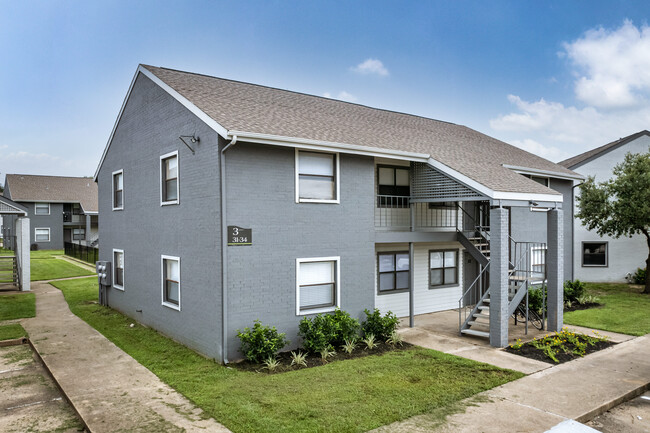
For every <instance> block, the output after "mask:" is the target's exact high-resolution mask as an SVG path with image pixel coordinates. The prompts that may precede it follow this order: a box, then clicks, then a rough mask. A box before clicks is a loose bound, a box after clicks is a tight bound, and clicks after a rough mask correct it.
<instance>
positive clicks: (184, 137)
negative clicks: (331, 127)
mask: <svg viewBox="0 0 650 433" xmlns="http://www.w3.org/2000/svg"><path fill="white" fill-rule="evenodd" d="M178 138H179V139H180V140H181V141H182V142H183V144H184V145H185V146H187V148H188V149H190V150H191V151H192V155H194V149H192V146H190V144H189V143H188V142H187V141H186V140H189V141H190V143H199V142H200V141H201V139H200V138H199V137H197V136H195V135H194V134H192V135H181V136H180V137H178Z"/></svg>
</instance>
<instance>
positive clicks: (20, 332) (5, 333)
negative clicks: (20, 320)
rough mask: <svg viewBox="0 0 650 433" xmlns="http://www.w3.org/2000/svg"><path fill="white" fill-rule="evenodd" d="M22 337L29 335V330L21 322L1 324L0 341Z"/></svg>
mask: <svg viewBox="0 0 650 433" xmlns="http://www.w3.org/2000/svg"><path fill="white" fill-rule="evenodd" d="M20 337H27V332H26V331H25V330H24V329H23V327H22V326H20V325H19V324H17V323H15V324H12V325H2V326H0V341H2V340H13V339H14V338H20Z"/></svg>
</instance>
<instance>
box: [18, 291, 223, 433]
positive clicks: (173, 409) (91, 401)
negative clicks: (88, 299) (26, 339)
mask: <svg viewBox="0 0 650 433" xmlns="http://www.w3.org/2000/svg"><path fill="white" fill-rule="evenodd" d="M32 291H33V292H34V293H35V294H36V317H35V318H31V319H24V320H23V321H22V325H23V327H24V328H25V329H26V330H27V332H28V333H29V336H30V340H31V341H32V343H33V344H34V346H35V347H36V350H37V351H38V352H39V354H40V355H41V357H42V358H43V361H44V362H45V364H46V366H47V367H48V368H49V370H50V371H51V372H52V375H53V376H54V378H55V379H56V381H57V382H58V383H59V385H60V386H61V388H62V389H63V391H64V392H65V393H66V395H67V396H68V398H69V399H70V401H71V402H72V404H73V406H74V407H75V409H76V410H77V411H78V412H79V414H80V415H81V417H82V419H83V420H84V422H85V423H86V424H87V426H88V427H89V429H90V431H91V432H97V433H99V432H117V431H124V432H127V431H128V432H162V431H164V432H181V431H187V432H194V431H197V432H228V430H227V429H226V428H225V427H223V426H222V425H220V424H219V423H217V422H216V421H215V420H213V419H211V418H210V419H203V418H205V416H204V415H203V413H202V411H201V410H200V409H198V408H197V407H196V406H194V405H193V404H192V403H191V402H189V401H188V400H187V399H186V398H185V397H183V396H182V395H181V394H179V393H178V392H176V391H174V390H173V389H172V388H170V387H169V386H167V385H166V384H164V383H163V382H162V381H161V380H160V379H158V377H157V376H156V375H154V374H153V373H151V372H150V371H149V370H147V369H146V368H145V367H143V366H142V365H140V364H139V363H138V362H137V361H136V360H134V359H133V358H131V357H130V356H129V355H128V354H126V353H125V352H124V351H122V350H121V349H120V348H118V347H117V346H115V345H114V344H113V343H111V342H110V341H109V340H108V339H106V338H105V337H104V336H102V335H101V334H100V333H99V332H97V331H96V330H95V329H93V328H92V327H90V326H89V325H88V324H87V323H86V322H84V321H83V320H81V319H79V318H78V317H77V316H75V315H74V314H72V313H71V312H70V309H69V308H68V304H67V303H66V302H65V300H64V298H63V294H62V293H61V291H60V290H58V289H56V288H54V287H52V286H51V285H49V284H47V283H44V282H35V283H33V285H32Z"/></svg>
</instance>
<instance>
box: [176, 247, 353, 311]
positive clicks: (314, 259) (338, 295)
mask: <svg viewBox="0 0 650 433" xmlns="http://www.w3.org/2000/svg"><path fill="white" fill-rule="evenodd" d="M309 262H335V267H336V295H335V296H336V299H335V302H334V304H335V305H333V306H331V307H324V308H314V309H310V310H305V311H301V310H300V283H299V281H300V264H301V263H309ZM340 262H341V256H332V257H311V258H302V259H296V316H309V315H312V314H319V313H329V312H331V311H335V310H336V309H337V308H341V266H340ZM179 297H180V296H179Z"/></svg>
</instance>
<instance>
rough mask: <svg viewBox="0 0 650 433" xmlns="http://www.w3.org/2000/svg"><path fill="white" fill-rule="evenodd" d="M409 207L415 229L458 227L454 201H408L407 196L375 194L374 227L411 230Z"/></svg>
mask: <svg viewBox="0 0 650 433" xmlns="http://www.w3.org/2000/svg"><path fill="white" fill-rule="evenodd" d="M411 209H412V211H413V222H414V227H413V229H414V230H415V231H437V230H440V231H450V230H454V231H455V230H456V227H458V205H457V204H456V203H450V202H445V203H412V204H411V203H410V200H409V197H406V196H392V195H377V196H376V200H375V228H376V229H378V230H389V231H390V230H394V231H409V230H411Z"/></svg>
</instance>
